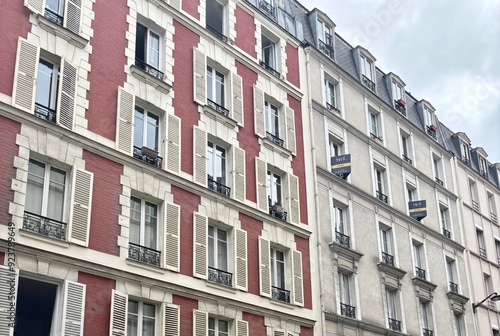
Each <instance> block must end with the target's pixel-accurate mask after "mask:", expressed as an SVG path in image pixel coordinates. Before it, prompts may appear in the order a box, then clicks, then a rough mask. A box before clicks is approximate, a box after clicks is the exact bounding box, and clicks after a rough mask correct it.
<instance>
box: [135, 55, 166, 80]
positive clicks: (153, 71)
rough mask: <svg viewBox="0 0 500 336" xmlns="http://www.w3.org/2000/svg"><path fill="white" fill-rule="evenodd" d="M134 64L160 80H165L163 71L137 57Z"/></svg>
mask: <svg viewBox="0 0 500 336" xmlns="http://www.w3.org/2000/svg"><path fill="white" fill-rule="evenodd" d="M135 66H136V67H138V68H139V69H141V70H142V71H144V72H146V73H147V74H149V75H151V76H153V77H155V78H157V79H159V80H161V81H163V80H165V74H164V73H163V72H161V71H160V70H158V69H156V68H155V67H153V66H151V65H149V64H147V63H146V62H144V61H142V60H140V59H138V58H136V59H135Z"/></svg>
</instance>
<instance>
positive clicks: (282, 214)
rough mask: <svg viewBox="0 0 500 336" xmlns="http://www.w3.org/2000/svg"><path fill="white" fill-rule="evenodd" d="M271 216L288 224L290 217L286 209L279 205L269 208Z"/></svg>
mask: <svg viewBox="0 0 500 336" xmlns="http://www.w3.org/2000/svg"><path fill="white" fill-rule="evenodd" d="M269 214H270V215H271V216H273V217H276V218H278V219H281V220H282V221H284V222H286V218H287V215H288V213H287V212H286V211H285V208H283V207H282V206H277V205H272V206H269Z"/></svg>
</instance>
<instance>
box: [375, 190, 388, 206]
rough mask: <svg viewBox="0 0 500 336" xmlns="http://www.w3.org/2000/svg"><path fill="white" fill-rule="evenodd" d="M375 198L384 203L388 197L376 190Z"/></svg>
mask: <svg viewBox="0 0 500 336" xmlns="http://www.w3.org/2000/svg"><path fill="white" fill-rule="evenodd" d="M377 198H378V199H379V200H381V201H382V202H384V203H387V202H388V197H387V195H384V194H382V193H381V192H380V191H378V190H377Z"/></svg>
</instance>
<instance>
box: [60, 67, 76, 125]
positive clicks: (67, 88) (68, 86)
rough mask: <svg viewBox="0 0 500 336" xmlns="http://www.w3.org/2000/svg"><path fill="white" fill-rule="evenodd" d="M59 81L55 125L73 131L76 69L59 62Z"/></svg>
mask: <svg viewBox="0 0 500 336" xmlns="http://www.w3.org/2000/svg"><path fill="white" fill-rule="evenodd" d="M61 74H62V76H61V79H60V80H59V90H58V102H57V108H58V110H59V111H57V112H58V113H57V114H56V116H57V123H58V124H59V125H61V126H63V127H65V128H67V129H69V130H72V129H73V120H74V119H75V101H76V81H77V78H78V69H77V68H76V67H75V66H74V65H72V64H71V63H69V62H67V61H66V60H64V59H63V60H61Z"/></svg>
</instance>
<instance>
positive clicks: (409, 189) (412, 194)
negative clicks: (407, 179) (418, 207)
mask: <svg viewBox="0 0 500 336" xmlns="http://www.w3.org/2000/svg"><path fill="white" fill-rule="evenodd" d="M406 194H407V197H408V202H411V201H415V200H416V194H417V189H415V188H414V187H413V186H410V185H408V184H407V185H406Z"/></svg>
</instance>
